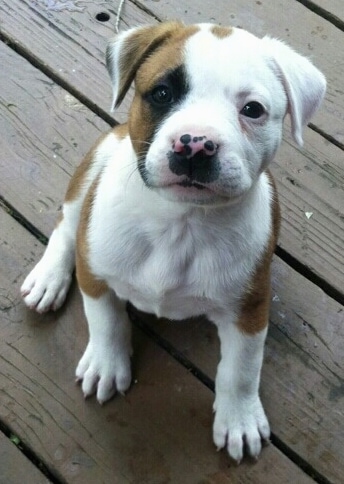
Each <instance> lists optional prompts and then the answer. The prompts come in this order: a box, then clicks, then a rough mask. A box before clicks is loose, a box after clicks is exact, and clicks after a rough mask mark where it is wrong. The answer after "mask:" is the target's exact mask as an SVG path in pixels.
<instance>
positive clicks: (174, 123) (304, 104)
mask: <svg viewBox="0 0 344 484" xmlns="http://www.w3.org/2000/svg"><path fill="white" fill-rule="evenodd" d="M209 29H210V26H209V25H202V26H201V27H200V31H199V32H197V33H196V34H194V35H193V36H191V37H190V38H189V39H188V40H187V41H186V44H185V46H184V52H183V55H184V61H185V68H186V71H187V74H188V78H189V82H190V91H189V92H188V94H187V96H186V98H185V99H184V100H183V102H182V103H181V104H180V105H179V106H178V108H177V109H175V110H174V111H172V112H171V114H170V116H169V117H167V119H165V120H164V121H163V122H162V124H161V125H160V126H159V127H158V128H157V130H156V133H155V135H154V137H153V140H152V142H151V145H150V147H149V150H148V152H147V155H146V158H145V167H146V172H147V179H148V182H149V185H150V188H147V186H146V185H145V183H144V182H143V180H142V178H141V176H140V174H139V172H138V169H137V157H136V154H135V152H134V149H133V147H132V144H131V140H130V138H129V137H126V138H124V139H119V138H117V136H116V135H114V134H113V133H110V134H109V135H108V136H107V137H106V138H105V139H104V140H103V141H102V143H101V144H100V145H99V147H98V150H97V153H96V154H95V158H94V161H93V164H92V165H91V167H90V169H89V171H88V173H87V177H86V182H85V183H84V186H83V188H82V189H81V190H80V194H79V196H78V198H77V200H75V201H73V202H68V203H65V205H64V208H63V215H64V218H63V220H62V222H61V223H60V224H59V225H58V226H57V228H56V229H55V231H54V232H53V235H52V237H51V239H50V242H49V245H48V248H47V250H46V252H45V254H44V256H43V258H42V260H41V261H40V262H39V263H38V264H37V266H36V267H35V268H34V269H33V271H32V272H31V273H30V274H29V276H28V277H27V279H26V280H25V282H24V284H23V286H22V294H23V296H24V300H25V302H26V304H27V305H28V306H29V307H32V308H36V309H37V310H38V311H45V310H48V309H49V308H53V309H57V307H59V306H60V305H61V304H62V302H63V300H64V298H65V295H66V293H67V290H68V286H69V283H70V279H71V273H72V270H73V267H74V250H75V239H76V231H77V225H78V223H79V217H80V210H81V206H82V203H83V200H84V197H85V194H86V193H87V190H88V188H89V186H90V184H91V183H92V181H93V180H94V179H95V178H96V177H97V176H98V175H99V174H101V175H100V179H99V184H98V186H97V190H96V194H95V198H94V200H93V205H92V213H91V217H90V222H89V227H88V232H87V241H88V246H89V259H88V264H89V267H90V269H91V272H92V273H93V274H94V275H95V276H96V277H97V278H99V279H100V280H103V281H105V282H106V283H107V284H108V286H109V287H110V288H111V289H112V290H113V291H112V292H107V293H105V294H104V295H102V296H101V297H99V298H98V299H94V298H91V297H90V296H87V295H86V294H83V301H84V308H85V314H86V317H87V320H88V324H89V332H90V340H89V343H88V346H87V348H86V351H85V353H84V356H83V357H82V359H81V360H80V363H79V365H78V367H77V370H76V375H77V378H78V379H79V380H82V389H83V392H84V395H85V396H89V395H91V394H92V393H94V392H96V393H97V398H98V400H99V402H101V403H103V402H104V401H106V400H108V399H109V398H111V396H112V395H113V394H114V393H115V392H116V390H118V391H120V392H123V391H125V390H126V389H127V388H128V386H129V384H130V364H129V358H130V354H131V346H130V325H129V321H128V318H127V315H126V313H125V310H124V308H125V301H127V300H130V301H131V302H132V303H133V304H134V305H135V306H136V307H138V308H139V309H142V310H144V311H149V312H154V313H156V314H157V315H158V316H165V317H168V318H171V319H184V318H188V317H191V316H196V315H199V314H205V315H206V316H208V318H209V319H210V320H211V321H213V322H214V323H215V324H216V325H217V327H218V332H219V337H220V341H221V361H220V364H219V367H218V372H217V376H216V399H215V403H214V410H215V412H216V416H215V422H214V442H215V444H216V445H217V447H218V448H222V447H227V450H228V452H229V455H230V456H231V457H233V458H234V459H236V460H237V461H240V460H241V458H242V456H243V448H244V440H245V441H246V444H247V447H248V451H249V453H250V454H251V455H253V456H258V454H259V452H260V450H261V439H267V438H268V437H269V432H270V431H269V424H268V421H267V419H266V416H265V413H264V410H263V407H262V404H261V402H260V399H259V395H258V387H259V378H260V370H261V365H262V359H263V347H264V340H265V337H266V329H265V330H263V331H261V332H257V333H256V334H254V335H249V334H245V333H244V332H242V331H241V330H239V328H238V327H237V320H238V316H239V314H240V305H241V301H242V299H243V297H245V294H246V290H247V287H248V284H249V282H250V280H251V277H252V275H253V273H254V270H255V268H256V266H257V263H258V261H259V260H260V258H261V256H262V254H263V253H264V251H265V249H266V247H267V245H268V243H269V237H270V236H271V231H272V215H271V205H272V201H271V195H272V194H271V187H270V185H269V182H268V178H267V175H266V174H265V171H264V170H265V169H266V167H267V166H268V164H269V162H270V161H271V159H272V158H273V157H274V155H275V152H276V150H277V148H278V146H279V144H280V141H281V137H282V123H283V119H284V117H285V115H286V114H287V112H289V113H290V115H291V117H292V123H293V133H294V136H295V138H296V140H297V141H298V142H301V127H302V125H303V124H304V123H305V122H307V121H308V119H309V117H310V115H311V114H313V112H314V110H315V107H316V106H318V104H319V99H321V97H322V95H323V91H324V79H323V76H322V75H321V74H320V73H319V72H318V71H317V70H316V69H315V68H314V67H313V66H311V64H310V63H309V61H308V60H306V59H304V58H302V57H301V56H299V55H298V54H295V53H294V52H293V51H292V50H291V49H289V48H288V47H286V46H284V45H283V46H282V44H280V43H278V41H275V40H272V39H268V38H265V39H263V40H259V39H257V38H256V37H254V36H252V35H251V34H248V33H247V32H245V31H242V30H238V29H234V33H233V34H232V35H230V36H228V37H227V38H223V39H219V38H217V37H215V36H214V35H212V34H210V33H209ZM133 32H136V29H132V30H130V31H129V32H127V33H124V34H122V35H120V36H119V37H118V38H117V41H116V42H115V44H112V46H111V47H110V52H109V56H110V59H111V62H110V64H111V66H112V69H113V71H112V73H111V75H112V78H113V83H114V98H115V100H116V97H117V94H118V85H119V84H118V79H119V77H120V72H118V71H120V65H121V63H120V59H121V54H122V51H123V49H129V50H130V36H131V34H132V33H133ZM200 53H201V55H200ZM281 54H282V55H281ZM152 55H154V54H152ZM295 66H296V67H295ZM294 71H297V72H294ZM116 76H117V77H116ZM115 78H116V79H115ZM251 101H258V102H260V103H261V104H262V105H263V106H264V107H265V110H266V114H265V115H264V116H263V117H262V118H261V119H258V120H256V119H248V118H246V117H245V116H243V115H242V114H240V111H241V110H242V108H243V107H244V106H245V105H246V104H247V103H249V102H251ZM314 106H315V107H314ZM141 122H144V120H142V121H141ZM189 132H191V133H197V134H198V135H203V134H205V135H207V136H208V139H211V140H213V141H214V142H216V144H218V146H219V148H218V156H219V159H220V163H221V172H220V173H221V176H220V177H218V179H216V180H215V181H212V182H211V183H208V184H207V186H206V188H205V189H204V190H199V189H197V188H195V187H181V186H179V185H177V183H178V181H180V178H179V176H177V175H176V174H174V173H172V171H170V169H169V164H168V160H167V155H166V154H167V152H168V151H169V150H170V149H171V145H172V143H173V141H174V140H176V139H178V137H180V136H181V135H182V134H185V133H189ZM143 141H145V140H143Z"/></svg>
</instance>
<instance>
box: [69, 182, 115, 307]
mask: <svg viewBox="0 0 344 484" xmlns="http://www.w3.org/2000/svg"><path fill="white" fill-rule="evenodd" d="M99 178H100V176H98V178H97V179H96V180H95V181H94V182H93V183H92V185H91V187H90V189H89V191H88V193H87V195H86V198H85V201H84V205H83V207H82V211H81V218H80V223H79V228H78V234H77V246H76V277H77V280H78V284H79V287H80V289H81V290H82V291H83V292H84V293H85V294H87V295H88V296H91V297H93V298H99V297H100V296H102V295H103V294H104V293H105V292H106V291H108V286H107V284H106V283H105V282H104V281H101V280H98V279H96V277H95V276H94V275H93V274H92V272H91V270H90V267H89V264H88V254H89V246H88V241H87V230H88V225H89V221H90V217H91V212H92V202H93V200H94V196H95V193H96V191H97V187H98V184H99Z"/></svg>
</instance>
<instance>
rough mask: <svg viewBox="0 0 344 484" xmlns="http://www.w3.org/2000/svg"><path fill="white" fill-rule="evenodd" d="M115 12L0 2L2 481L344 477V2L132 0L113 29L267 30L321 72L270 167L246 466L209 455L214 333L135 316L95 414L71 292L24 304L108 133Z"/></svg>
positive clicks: (81, 324) (158, 483)
mask: <svg viewBox="0 0 344 484" xmlns="http://www.w3.org/2000/svg"><path fill="white" fill-rule="evenodd" d="M118 3H119V2H118V1H117V0H102V1H93V2H91V1H86V0H85V1H81V0H80V1H72V0H3V1H2V2H1V3H0V133H1V137H0V260H1V264H0V311H1V312H0V327H1V340H0V483H1V484H8V483H11V484H16V483H25V484H26V483H28V484H31V483H33V484H36V483H47V482H54V483H68V484H69V483H73V484H74V483H83V484H94V483H97V484H98V483H120V484H121V483H137V484H142V483H147V484H153V483H154V484H164V483H177V484H179V483H181V484H184V483H187V484H189V483H190V484H193V483H197V484H201V483H202V484H206V483H209V484H224V483H253V484H260V483H261V484H270V483H271V484H276V483H278V484H284V483H292V484H294V483H297V484H300V483H310V482H314V481H315V482H318V483H321V484H325V483H338V484H339V483H343V482H344V311H343V302H344V294H343V292H344V284H343V282H344V152H343V150H344V92H343V91H344V87H343V77H344V49H343V45H344V33H343V30H344V3H343V0H304V1H301V0H278V1H277V0H276V1H273V2H268V1H264V0H262V1H254V0H232V1H231V2H228V1H227V0H217V1H216V2H210V1H209V2H208V1H204V2H200V1H196V0H185V1H183V2H179V1H177V0H173V1H169V0H160V1H159V0H127V1H126V3H125V6H124V10H123V15H122V22H121V28H125V27H128V26H133V25H137V24H140V23H153V22H157V21H159V20H161V19H167V18H168V19H170V18H181V19H183V20H184V21H186V22H199V21H214V22H220V23H222V24H232V25H235V26H242V27H244V28H246V29H248V30H250V31H252V32H253V33H256V34H257V35H261V36H262V35H264V34H265V33H269V34H271V35H274V36H277V37H279V38H282V39H285V40H286V41H287V42H288V43H289V44H290V45H291V46H293V47H294V48H295V49H297V50H298V51H300V52H301V53H304V54H305V55H309V56H311V57H312V58H313V59H314V62H315V64H316V65H317V66H318V67H319V68H320V69H321V70H322V71H323V72H324V73H325V75H326V77H327V79H328V91H327V95H326V99H325V101H324V103H323V106H322V109H321V110H320V111H319V113H318V114H317V116H316V117H315V118H314V120H313V121H312V123H313V124H311V125H310V127H308V128H307V129H306V130H305V145H304V148H303V149H300V148H297V147H296V146H295V144H294V143H293V142H292V141H291V137H290V134H289V129H288V126H287V127H286V130H285V136H284V143H283V146H282V149H281V150H280V152H279V155H278V157H277V159H276V161H275V162H274V163H273V166H272V171H273V174H274V176H275V178H276V180H277V183H278V188H279V193H280V199H281V205H282V216H283V224H282V233H281V237H280V245H279V248H278V250H277V254H276V256H275V258H274V261H273V278H272V286H273V297H272V306H271V324H270V330H269V337H268V340H267V345H266V352H265V362H264V368H263V375H262V384H261V393H262V399H263V402H264V405H265V408H266V411H267V414H268V416H269V420H270V423H271V426H272V431H273V436H272V443H271V444H270V445H269V446H267V447H266V448H265V449H264V450H263V453H262V455H261V458H260V459H259V461H258V462H257V463H253V462H251V461H250V460H249V459H247V460H245V461H244V462H243V463H242V465H240V466H239V467H237V466H236V465H234V464H233V463H232V462H230V461H229V459H228V458H227V456H226V454H225V452H219V453H217V452H216V450H215V448H214V446H213V444H212V439H211V425H212V410H211V408H212V400H213V396H214V395H213V390H212V388H213V379H214V374H215V368H216V364H217V361H218V342H217V338H216V334H215V330H214V328H213V327H211V326H210V325H209V324H207V323H205V322H203V321H193V322H190V323H188V324H178V323H174V324H172V323H170V322H166V321H158V322H154V321H152V319H151V318H147V317H146V316H144V315H140V314H138V313H136V312H135V311H133V312H132V319H133V322H134V343H135V358H134V361H133V365H134V384H133V386H132V389H131V390H130V392H129V393H128V394H127V396H126V397H117V398H115V399H113V400H112V401H111V402H110V403H108V404H107V405H105V406H104V407H100V406H99V405H98V404H97V403H96V402H95V400H94V399H89V400H87V401H86V402H85V401H84V400H83V398H82V395H81V392H80V389H79V388H78V387H77V386H76V385H75V384H74V370H75V366H76V363H77V361H78V359H79V358H80V356H81V353H82V350H83V348H84V345H85V343H86V338H87V327H86V322H85V319H84V316H83V312H82V308H81V301H80V297H79V294H78V291H77V289H76V287H73V288H72V291H71V294H70V296H69V298H68V301H67V304H65V306H64V307H63V309H62V310H60V311H59V312H58V313H52V314H48V315H45V316H37V315H36V314H33V313H31V312H29V311H28V310H26V309H25V308H24V306H23V303H22V302H21V299H20V297H19V286H20V284H21V282H22V280H23V278H24V276H25V275H26V273H27V272H28V270H29V269H30V268H31V267H32V266H33V265H34V263H35V262H36V261H38V259H39V257H40V255H41V254H42V252H43V250H44V244H45V243H46V240H47V239H46V238H47V237H48V236H49V234H50V233H51V230H52V228H53V226H54V222H55V220H56V217H57V215H58V211H59V207H60V205H61V201H62V198H63V194H64V191H65V189H66V186H67V183H68V180H69V178H70V176H71V174H72V173H73V171H74V169H75V167H76V166H77V164H78V163H79V162H80V160H81V158H82V156H83V155H84V154H85V152H86V151H87V150H88V148H89V147H90V145H91V144H92V142H93V141H94V140H95V139H96V138H97V136H98V135H99V134H100V133H101V132H103V131H106V130H107V129H108V128H109V124H113V123H114V118H112V117H111V116H110V114H109V106H110V104H111V88H110V82H109V79H108V75H107V72H106V69H105V66H104V52H105V46H106V42H107V39H108V38H109V37H111V36H112V35H113V29H114V24H115V19H116V15H115V14H116V8H117V4H118ZM99 12H107V13H108V14H109V16H110V18H109V20H108V21H104V22H100V21H98V20H97V19H96V18H97V14H98V13H99ZM126 106H127V104H125V103H124V104H123V105H122V107H121V111H120V112H117V113H116V120H117V121H121V120H123V119H125V114H126Z"/></svg>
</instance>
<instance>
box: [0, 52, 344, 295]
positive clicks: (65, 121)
mask: <svg viewBox="0 0 344 484" xmlns="http://www.w3.org/2000/svg"><path fill="white" fill-rule="evenodd" d="M0 57H1V60H2V63H3V64H4V65H6V66H7V67H8V69H2V70H0V84H1V91H0V130H1V132H3V133H4V135H3V136H2V137H1V140H0V146H1V150H2V156H1V158H0V192H1V194H2V195H3V196H4V197H6V198H7V199H8V200H9V201H10V202H11V203H12V204H13V205H15V207H16V208H17V209H18V210H19V211H21V212H22V213H23V214H24V216H25V217H27V218H28V219H30V220H31V221H33V222H34V223H35V224H36V225H37V227H38V228H39V229H41V230H45V233H46V234H47V235H49V233H50V231H51V228H52V227H53V225H54V221H55V219H56V212H57V210H58V207H59V206H60V204H61V201H62V199H63V196H64V192H65V189H66V186H67V183H68V180H69V176H70V175H71V173H72V172H73V171H74V168H75V166H76V165H77V164H78V163H79V161H80V160H81V157H82V156H83V154H84V153H85V152H86V151H87V150H88V149H89V147H90V144H91V143H92V141H93V140H95V139H96V138H97V136H98V135H99V133H100V132H101V131H103V132H104V131H106V130H107V129H108V125H107V124H106V123H104V122H102V121H101V120H100V119H99V118H98V117H97V116H95V115H94V114H93V113H92V112H90V111H89V110H88V109H86V108H85V106H83V105H82V104H81V103H80V102H78V101H77V100H75V98H73V97H72V96H71V95H70V94H69V93H68V92H66V91H64V90H63V89H61V88H59V87H58V86H57V85H56V84H54V83H53V82H52V81H51V80H49V79H48V78H47V77H46V76H45V75H44V74H42V73H41V72H40V71H38V70H36V69H34V68H33V67H32V66H31V65H30V64H29V63H28V62H26V61H24V60H23V59H22V58H20V57H19V56H18V55H16V54H15V53H14V52H13V51H12V50H11V49H9V48H8V47H6V46H4V45H3V44H2V45H0ZM7 72H14V73H16V80H15V82H14V83H9V82H8V74H7ZM273 172H274V174H275V175H276V178H277V181H278V185H279V190H280V196H281V202H282V206H283V210H282V217H283V224H282V233H281V238H280V243H281V246H282V247H283V248H284V249H285V250H286V251H288V252H290V253H291V254H292V255H293V256H294V257H295V258H297V259H299V260H301V261H302V262H303V263H304V264H306V265H308V266H309V267H310V268H311V269H312V270H314V271H315V272H317V274H319V275H320V276H321V277H323V278H324V279H325V280H327V281H328V283H329V284H332V285H333V286H334V287H335V288H336V289H338V290H339V291H341V290H342V288H343V287H342V286H343V284H342V282H343V279H344V260H343V256H342V247H343V246H344V205H343V203H342V200H343V187H344V163H343V153H342V151H341V150H340V149H339V148H337V147H335V146H333V145H331V144H329V143H328V142H327V141H326V140H324V139H323V138H322V137H320V136H318V135H317V134H315V133H314V132H313V131H312V130H310V129H307V130H306V133H305V146H304V148H303V149H302V150H301V149H298V148H296V147H295V146H294V145H293V144H292V142H291V141H290V138H289V137H288V136H287V137H286V141H285V143H284V145H283V146H282V149H281V151H280V154H279V155H278V158H277V160H276V162H275V163H274V166H273ZM306 213H311V214H313V215H312V216H311V218H307V217H306V215H305V214H306Z"/></svg>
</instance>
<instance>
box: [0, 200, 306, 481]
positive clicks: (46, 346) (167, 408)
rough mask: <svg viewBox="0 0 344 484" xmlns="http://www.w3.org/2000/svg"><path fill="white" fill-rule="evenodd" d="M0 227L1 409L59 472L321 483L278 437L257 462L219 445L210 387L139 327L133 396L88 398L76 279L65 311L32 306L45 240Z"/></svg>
mask: <svg viewBox="0 0 344 484" xmlns="http://www.w3.org/2000/svg"><path fill="white" fill-rule="evenodd" d="M0 226H1V227H2V228H3V230H2V231H1V233H0V258H1V260H2V261H4V264H2V265H1V266H0V287H1V288H2V289H1V293H0V302H1V314H2V338H1V341H0V354H1V358H2V363H1V368H0V395H1V406H0V418H1V420H3V421H4V422H5V423H6V424H7V425H10V426H11V428H12V429H13V431H14V432H15V433H16V435H18V436H19V437H20V439H21V440H23V441H24V442H25V444H26V445H28V446H29V447H31V448H33V449H34V450H35V453H36V455H38V457H39V458H41V459H42V460H43V461H44V462H45V464H46V465H47V466H48V467H49V468H50V469H52V470H53V471H54V472H55V473H56V474H57V475H59V476H60V477H61V478H63V479H65V480H66V481H67V482H68V483H86V484H92V483H94V482H104V483H110V482H111V483H126V482H128V483H129V482H130V483H137V484H138V483H140V484H141V483H158V482H160V483H165V482H187V483H190V484H193V483H195V484H196V483H197V484H198V483H200V482H202V483H203V482H204V483H218V482H231V483H248V482H255V483H257V484H266V483H267V484H274V483H276V480H277V482H280V483H290V484H293V482H298V483H305V484H307V483H310V482H313V481H312V480H311V479H310V478H309V477H307V476H306V475H305V474H304V473H303V472H302V471H301V470H300V469H298V468H297V467H296V466H295V465H294V464H293V463H291V462H290V461H289V460H288V459H287V458H286V457H285V456H284V455H283V454H281V453H280V452H279V451H278V450H277V449H276V448H275V447H274V446H273V445H270V446H269V447H267V448H266V449H264V454H263V458H262V459H260V460H259V461H258V463H257V464H255V465H252V463H251V462H249V461H245V462H244V463H243V465H241V466H240V467H237V466H236V465H233V463H231V462H230V461H229V459H228V458H227V456H226V455H225V453H224V452H221V453H217V452H216V450H215V448H214V446H213V444H212V440H211V425H212V400H213V395H212V393H211V392H210V391H209V390H208V389H207V388H206V387H205V386H204V385H202V384H201V383H200V382H199V381H198V380H196V379H195V378H194V377H193V376H192V375H191V374H190V373H189V372H188V371H187V370H185V368H183V367H182V366H181V365H179V364H178V363H177V362H176V361H175V360H174V359H173V358H172V357H170V356H169V355H168V354H167V353H166V352H164V351H163V350H162V349H161V348H159V347H158V346H156V345H155V344H153V343H152V342H151V341H149V340H148V339H147V338H146V337H144V336H143V335H142V334H141V333H140V332H139V331H135V333H134V336H135V337H134V347H135V355H136V356H135V358H134V360H133V369H134V384H133V386H132V388H131V389H130V391H129V392H128V394H127V395H126V397H116V398H115V399H114V400H112V401H111V402H109V403H108V404H107V405H105V406H104V407H100V406H99V404H97V403H96V402H95V399H93V398H90V399H89V400H87V401H84V399H83V397H82V393H81V390H80V388H79V387H78V386H77V385H75V383H74V368H75V366H76V363H77V361H78V359H79V358H80V356H81V354H82V350H83V349H84V346H85V343H86V338H87V329H86V323H85V320H84V316H83V313H82V305H81V300H80V296H79V294H78V292H77V291H76V290H75V287H74V289H73V290H72V294H71V295H70V297H69V300H68V302H67V305H66V306H65V307H64V309H62V310H61V311H59V312H58V313H50V314H48V315H46V316H38V315H36V314H34V313H31V312H28V311H27V310H26V309H25V308H24V307H23V304H22V303H21V301H20V299H19V297H18V285H19V281H20V280H21V279H22V277H23V272H26V271H27V270H28V269H29V268H30V267H32V265H33V260H38V258H39V256H40V254H41V252H42V249H43V248H42V247H41V246H40V245H39V243H38V242H37V241H36V240H35V239H34V238H33V237H32V236H31V235H29V234H28V233H27V232H25V230H24V229H23V228H22V227H21V226H19V225H18V224H17V223H16V222H15V221H14V220H13V219H11V218H10V217H9V216H8V215H7V214H5V213H4V212H3V211H2V210H0ZM22 482H25V481H22ZM30 482H34V481H32V480H31V481H30ZM37 482H39V481H37Z"/></svg>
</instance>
